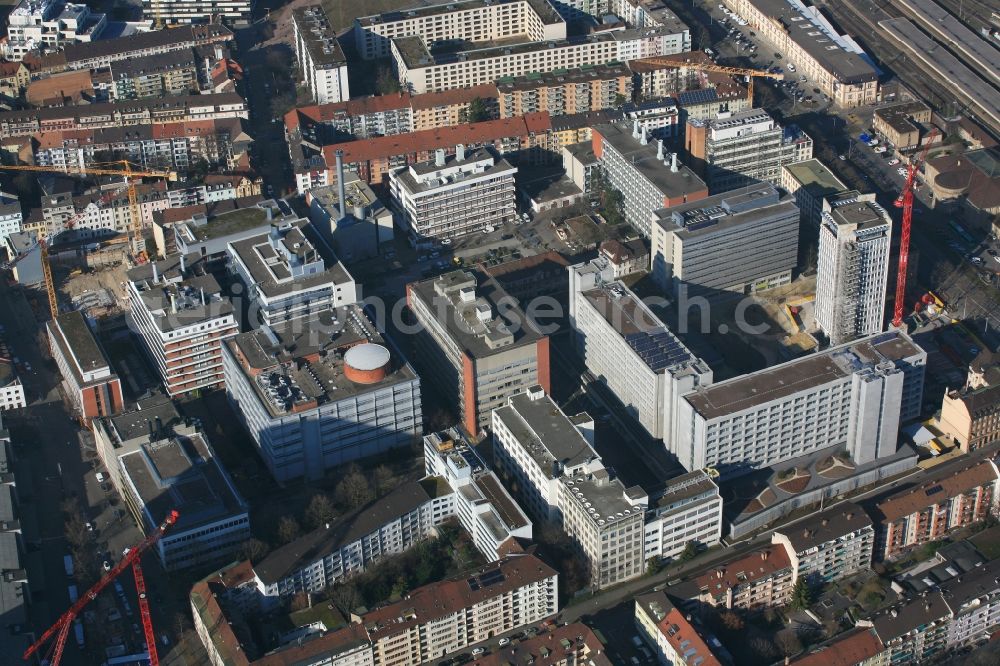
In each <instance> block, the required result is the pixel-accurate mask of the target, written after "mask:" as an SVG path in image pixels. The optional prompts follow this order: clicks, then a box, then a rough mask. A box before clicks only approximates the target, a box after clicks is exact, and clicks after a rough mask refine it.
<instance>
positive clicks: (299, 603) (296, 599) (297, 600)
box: [288, 592, 309, 612]
mask: <svg viewBox="0 0 1000 666" xmlns="http://www.w3.org/2000/svg"><path fill="white" fill-rule="evenodd" d="M288 608H289V609H290V610H291V611H292V612H295V611H300V610H305V609H306V608H309V594H308V593H307V592H299V593H298V594H296V595H295V596H293V597H292V600H291V601H290V602H289V604H288Z"/></svg>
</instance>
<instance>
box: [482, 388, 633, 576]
mask: <svg viewBox="0 0 1000 666" xmlns="http://www.w3.org/2000/svg"><path fill="white" fill-rule="evenodd" d="M593 427H594V424H593V421H592V420H591V419H590V418H589V417H588V416H586V415H583V414H581V415H578V416H576V417H574V418H573V419H570V418H568V417H567V416H566V415H565V414H564V413H563V412H562V410H561V409H559V406H558V405H556V403H555V402H554V401H553V400H552V398H550V397H548V396H546V395H545V392H544V391H542V389H541V387H537V386H536V387H533V388H531V389H528V391H527V392H526V393H521V394H518V395H515V396H513V397H511V398H510V399H509V400H508V402H507V405H506V406H504V407H501V408H499V409H495V410H493V455H494V457H495V459H496V460H497V463H498V466H499V468H500V469H501V470H502V472H503V474H504V475H505V476H506V477H507V478H508V479H510V480H512V481H514V480H516V481H517V486H518V487H519V488H520V489H521V492H522V495H523V496H524V497H525V501H526V502H527V503H528V506H529V509H531V510H532V511H534V512H535V513H536V515H539V516H541V517H543V518H546V519H549V520H554V521H555V522H556V523H557V524H559V525H560V526H561V527H562V528H563V530H564V531H565V532H566V534H568V535H569V536H570V537H571V538H572V539H573V540H574V541H576V543H577V545H578V546H579V548H580V550H581V551H582V552H583V554H584V556H585V557H586V558H587V562H588V564H589V565H590V577H591V580H590V582H591V584H592V585H593V586H595V587H606V586H608V585H614V584H616V583H620V582H623V581H626V580H630V579H632V578H636V577H638V576H641V575H643V574H644V573H645V571H646V566H645V562H646V560H645V559H644V550H643V525H644V514H645V510H646V506H647V504H648V502H649V498H648V496H647V495H646V493H645V491H643V490H642V488H640V487H638V486H633V487H631V488H626V487H625V486H624V484H623V483H622V482H621V480H620V479H618V478H615V477H613V476H612V475H611V472H610V471H609V470H607V469H606V468H605V467H604V464H603V463H602V462H601V459H600V457H599V456H598V455H597V452H596V451H595V450H594V448H593V445H592V437H593V434H592V433H593ZM584 433H590V434H589V435H587V436H585V435H584ZM588 436H589V437H590V438H591V441H588V439H587V437H588Z"/></svg>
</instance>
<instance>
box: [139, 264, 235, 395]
mask: <svg viewBox="0 0 1000 666" xmlns="http://www.w3.org/2000/svg"><path fill="white" fill-rule="evenodd" d="M125 291H126V294H127V297H128V302H129V326H130V328H131V329H132V332H133V333H134V334H135V335H137V336H138V337H139V339H140V340H141V341H142V342H143V346H144V347H145V349H146V352H147V354H148V355H149V357H150V359H151V360H152V362H153V365H154V366H156V368H157V370H158V371H159V373H160V379H161V380H162V381H163V384H164V387H165V388H166V390H167V394H168V395H170V396H178V395H182V394H184V393H187V392H189V391H194V390H196V389H201V388H211V387H217V386H221V385H222V381H223V375H222V349H221V341H222V340H224V339H225V338H228V337H231V336H233V335H236V334H237V333H239V330H240V329H239V323H238V322H237V321H236V312H235V311H234V310H233V306H232V305H231V304H230V302H229V300H228V299H227V298H225V297H223V295H222V287H220V286H219V283H218V282H217V281H216V279H215V278H214V277H213V276H212V274H211V273H209V272H208V271H207V270H206V269H205V259H204V258H203V257H201V256H200V255H197V254H191V255H183V254H175V255H171V256H169V257H167V258H166V259H163V260H160V261H151V262H149V263H146V264H140V265H138V266H136V267H134V268H132V269H131V270H129V271H128V279H127V281H126V285H125Z"/></svg>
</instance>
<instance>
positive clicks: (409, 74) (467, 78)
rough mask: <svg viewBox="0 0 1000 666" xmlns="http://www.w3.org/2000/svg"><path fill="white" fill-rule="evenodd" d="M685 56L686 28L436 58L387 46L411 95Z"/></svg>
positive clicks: (418, 43)
mask: <svg viewBox="0 0 1000 666" xmlns="http://www.w3.org/2000/svg"><path fill="white" fill-rule="evenodd" d="M690 50H691V35H690V33H689V32H688V30H687V28H686V27H685V28H683V29H682V30H678V29H675V28H649V29H627V30H615V31H607V32H598V33H593V34H590V35H585V36H582V37H573V38H572V39H566V38H554V39H551V40H548V41H538V40H535V41H526V42H521V43H517V44H511V45H509V46H490V47H487V48H478V49H473V50H468V51H458V52H454V53H437V54H434V53H432V52H431V50H430V48H429V46H428V44H427V43H426V42H425V41H424V40H423V39H421V38H420V37H416V36H410V37H397V38H394V39H393V40H392V42H391V51H392V58H393V65H394V67H395V69H396V72H397V74H398V75H399V82H400V84H401V85H403V86H404V87H405V88H406V89H408V90H409V91H410V92H415V93H425V92H435V91H438V90H446V89H448V88H453V87H465V86H475V85H481V84H484V83H493V82H495V81H498V80H499V79H501V78H503V77H505V76H524V75H526V74H530V73H531V72H552V71H555V70H559V69H569V68H572V67H587V66H593V65H601V64H604V63H608V62H628V61H630V60H636V59H638V58H651V57H655V56H663V55H670V54H674V53H682V52H684V51H690Z"/></svg>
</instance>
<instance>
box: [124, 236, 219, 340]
mask: <svg viewBox="0 0 1000 666" xmlns="http://www.w3.org/2000/svg"><path fill="white" fill-rule="evenodd" d="M184 259H185V265H184V271H183V274H182V273H181V255H180V254H174V255H170V256H169V257H167V258H165V259H161V260H159V261H156V262H149V263H146V264H140V265H139V266H136V267H134V268H132V269H131V270H129V271H128V279H129V281H130V282H132V283H133V285H134V287H135V290H136V292H138V294H139V297H140V298H141V299H142V302H143V304H144V305H145V306H146V308H147V309H148V310H149V311H150V313H159V314H153V317H152V318H153V321H154V322H155V323H156V325H157V327H158V328H159V329H160V330H161V331H164V332H166V331H172V330H175V329H178V328H184V327H186V326H191V325H193V324H198V323H200V322H203V321H211V320H213V319H217V318H219V317H224V316H227V315H232V314H233V312H234V310H233V306H232V304H231V303H230V302H229V300H228V299H226V298H223V297H222V287H221V286H219V283H218V281H217V280H216V279H215V277H213V276H212V274H211V273H208V272H206V271H205V260H204V258H203V257H202V256H201V254H199V253H197V252H192V253H190V254H188V255H186V256H185V258H184ZM154 264H155V266H156V271H157V278H158V280H157V281H155V282H154V281H153V277H154V274H153V265H154ZM171 297H172V298H173V300H171ZM175 309H176V312H174V311H173V310H175Z"/></svg>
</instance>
